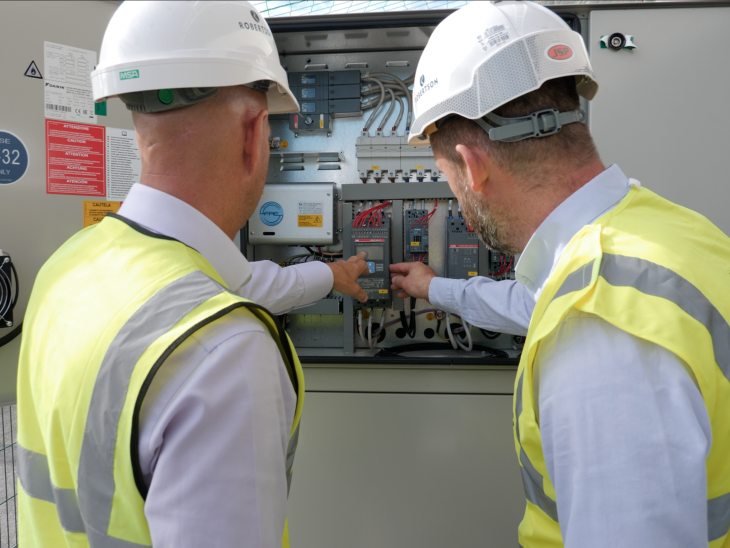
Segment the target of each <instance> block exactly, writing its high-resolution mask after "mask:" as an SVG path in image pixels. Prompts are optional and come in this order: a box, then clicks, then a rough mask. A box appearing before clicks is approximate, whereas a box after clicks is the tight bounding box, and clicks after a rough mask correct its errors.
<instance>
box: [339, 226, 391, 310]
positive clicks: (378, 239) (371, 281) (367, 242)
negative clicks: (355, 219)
mask: <svg viewBox="0 0 730 548" xmlns="http://www.w3.org/2000/svg"><path fill="white" fill-rule="evenodd" d="M349 232H350V238H351V239H352V250H353V253H355V254H357V253H361V252H363V251H364V252H366V253H367V257H366V258H365V262H366V263H367V265H368V269H369V270H370V274H368V275H367V276H362V277H360V278H358V279H357V283H358V284H360V287H362V288H363V289H364V290H365V293H366V294H367V296H368V302H367V303H365V304H364V305H362V306H366V307H374V308H383V307H386V306H390V302H391V295H390V219H388V218H383V219H382V220H381V222H380V226H379V227H375V228H373V227H367V228H350V229H349ZM356 304H357V305H359V304H360V303H356Z"/></svg>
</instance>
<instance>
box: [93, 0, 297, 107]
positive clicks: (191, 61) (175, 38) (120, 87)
mask: <svg viewBox="0 0 730 548" xmlns="http://www.w3.org/2000/svg"><path fill="white" fill-rule="evenodd" d="M269 82H270V83H271V84H272V85H270V86H268V85H267V84H268V83H269ZM254 83H259V85H258V87H256V89H261V90H266V93H267V99H268V109H269V112H271V113H272V114H277V113H285V112H298V111H299V104H298V103H297V100H296V99H295V98H294V95H293V94H292V92H291V90H290V89H289V85H288V82H287V75H286V71H285V70H284V69H283V67H282V66H281V63H280V62H279V54H278V52H277V50H276V44H275V43H274V38H273V36H272V35H271V30H270V29H269V26H268V25H267V24H266V21H265V20H264V18H263V16H262V15H261V14H260V13H259V12H258V11H257V10H256V9H255V8H254V7H253V6H252V5H251V4H249V3H248V2H168V1H163V2H124V3H123V4H122V5H121V6H119V8H118V9H117V11H116V13H115V14H114V16H113V17H112V19H111V21H110V22H109V26H107V29H106V32H105V33H104V40H103V41H102V45H101V53H100V55H99V64H98V66H97V67H96V70H94V71H93V72H92V73H91V84H92V88H93V93H94V101H101V100H104V99H107V98H110V97H116V96H119V95H123V96H126V94H130V93H132V94H134V93H138V92H152V93H156V92H157V91H158V90H165V91H166V92H167V95H166V96H163V97H162V98H163V103H166V102H168V103H169V102H171V101H172V99H173V94H171V93H170V90H173V91H174V90H178V89H180V90H186V89H187V90H188V91H189V90H193V93H188V96H189V100H187V99H186V98H185V97H182V100H183V103H185V104H192V103H193V102H196V101H198V100H202V99H205V98H207V97H210V96H212V95H215V93H217V91H218V89H217V88H220V87H223V86H237V85H247V84H249V85H251V84H254ZM252 87H253V86H252ZM198 90H202V91H198ZM177 99H178V98H177V97H175V100H176V102H177ZM125 102H126V101H125ZM175 106H184V104H177V105H175ZM169 108H174V106H172V105H171V106H170V107H169ZM157 110H165V108H161V109H157Z"/></svg>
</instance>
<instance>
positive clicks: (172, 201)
mask: <svg viewBox="0 0 730 548" xmlns="http://www.w3.org/2000/svg"><path fill="white" fill-rule="evenodd" d="M119 215H121V216H123V217H126V218H127V219H129V220H131V221H134V222H135V223H137V224H139V225H141V226H143V227H144V228H146V229H148V230H151V231H152V232H156V233H158V234H163V235H165V236H169V237H171V238H175V239H176V240H178V241H180V242H182V243H184V244H185V245H187V246H189V247H192V248H193V249H195V250H196V251H198V253H200V254H201V255H202V256H203V257H204V258H205V260H207V261H208V262H209V263H210V264H211V266H212V267H213V268H214V269H215V271H216V272H217V273H218V275H219V276H220V277H221V279H222V280H223V281H224V282H225V284H226V285H227V286H228V289H230V290H231V291H238V290H239V289H240V288H241V286H243V285H244V284H246V283H247V282H248V281H249V280H250V279H251V271H252V268H251V265H250V264H249V262H248V261H247V260H246V257H244V256H243V255H242V254H241V252H240V251H239V249H238V248H237V247H236V244H234V243H233V241H231V239H230V238H229V237H228V236H227V235H226V234H225V232H223V231H222V230H221V229H220V228H218V226H217V225H216V224H215V223H214V222H213V221H211V220H210V219H209V218H208V217H206V216H205V215H203V214H202V213H201V212H200V211H198V210H197V209H195V208H194V207H193V206H191V205H190V204H187V203H185V202H183V201H182V200H180V199H179V198H175V197H174V196H171V195H170V194H167V193H166V192H162V191H161V190H157V189H155V188H152V187H149V186H146V185H142V184H139V183H137V184H134V185H132V188H131V189H130V191H129V194H128V195H127V198H126V199H125V200H124V203H123V204H122V207H121V208H120V209H119Z"/></svg>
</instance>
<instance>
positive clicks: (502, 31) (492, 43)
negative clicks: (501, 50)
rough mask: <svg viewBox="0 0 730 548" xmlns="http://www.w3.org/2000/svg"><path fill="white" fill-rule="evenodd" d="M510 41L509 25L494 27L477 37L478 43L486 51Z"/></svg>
mask: <svg viewBox="0 0 730 548" xmlns="http://www.w3.org/2000/svg"><path fill="white" fill-rule="evenodd" d="M509 39H510V27H509V25H508V24H507V23H503V24H500V25H492V26H491V27H488V28H487V29H485V31H484V33H482V34H480V35H479V36H477V42H479V45H480V46H481V47H482V49H483V50H484V51H487V50H488V49H490V48H494V47H496V46H500V45H502V44H503V43H505V42H507V41H508V40H509Z"/></svg>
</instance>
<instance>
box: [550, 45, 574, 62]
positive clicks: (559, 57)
mask: <svg viewBox="0 0 730 548" xmlns="http://www.w3.org/2000/svg"><path fill="white" fill-rule="evenodd" d="M546 53H547V56H548V57H549V58H550V59H553V60H555V61H565V60H567V59H570V58H571V57H573V50H572V49H571V48H570V46H567V45H565V44H556V45H554V46H550V47H549V48H548V50H547V52H546Z"/></svg>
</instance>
